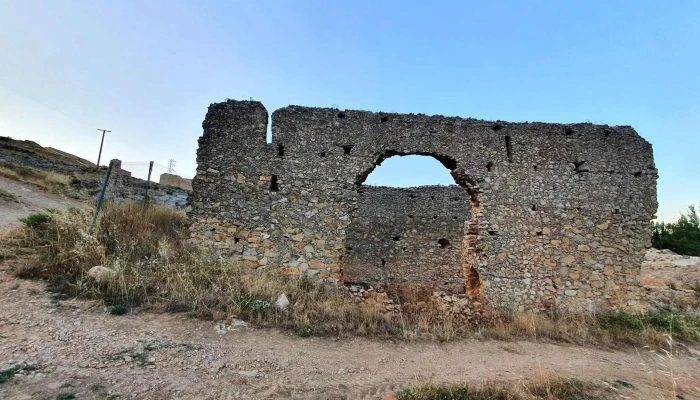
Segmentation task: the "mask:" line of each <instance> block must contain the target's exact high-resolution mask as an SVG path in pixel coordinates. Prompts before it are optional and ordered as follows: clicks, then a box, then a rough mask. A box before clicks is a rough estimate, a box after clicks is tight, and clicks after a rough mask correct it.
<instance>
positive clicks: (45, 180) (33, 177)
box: [0, 161, 84, 198]
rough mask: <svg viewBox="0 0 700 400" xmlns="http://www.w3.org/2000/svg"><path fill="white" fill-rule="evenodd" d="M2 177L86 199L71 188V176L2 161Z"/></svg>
mask: <svg viewBox="0 0 700 400" xmlns="http://www.w3.org/2000/svg"><path fill="white" fill-rule="evenodd" d="M0 176H4V177H5V178H8V179H12V180H16V181H21V182H26V183H29V184H32V185H34V186H38V187H40V188H42V189H44V190H48V191H50V192H53V193H58V194H63V195H66V196H69V197H74V198H83V197H84V195H83V194H81V193H78V191H76V190H75V189H73V188H72V187H71V186H70V183H71V181H72V178H71V177H70V176H69V175H65V174H59V173H56V172H50V171H43V170H39V169H36V168H30V167H23V166H20V165H14V164H9V163H5V162H2V161H0Z"/></svg>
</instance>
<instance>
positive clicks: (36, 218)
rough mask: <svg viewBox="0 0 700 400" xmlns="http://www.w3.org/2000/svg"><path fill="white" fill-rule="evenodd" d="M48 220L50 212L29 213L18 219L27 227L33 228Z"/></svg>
mask: <svg viewBox="0 0 700 400" xmlns="http://www.w3.org/2000/svg"><path fill="white" fill-rule="evenodd" d="M50 220H51V215H50V214H45V213H36V214H29V215H28V216H27V217H26V218H22V219H20V222H22V223H23V224H24V225H25V226H26V227H28V228H32V229H35V228H39V227H40V226H42V225H44V224H46V223H47V222H49V221H50Z"/></svg>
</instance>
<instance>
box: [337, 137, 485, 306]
mask: <svg viewBox="0 0 700 400" xmlns="http://www.w3.org/2000/svg"><path fill="white" fill-rule="evenodd" d="M411 155H420V156H428V157H431V158H434V159H435V160H437V161H438V162H440V163H441V164H442V165H443V166H444V167H445V168H446V169H447V170H448V171H449V172H450V175H451V176H452V178H453V180H454V183H455V184H456V185H457V186H459V187H460V188H461V189H462V190H464V192H465V193H466V196H465V197H466V199H467V201H468V204H467V209H468V210H469V215H468V217H467V218H466V219H465V220H464V223H463V227H462V231H461V233H462V238H461V254H460V257H459V263H460V267H461V268H460V270H461V274H462V276H461V279H462V280H463V282H464V289H463V290H464V291H465V292H466V294H467V295H468V296H469V298H470V299H472V300H473V301H474V302H475V303H478V304H482V303H483V301H484V300H483V283H482V280H481V277H480V274H479V271H478V256H479V252H480V251H479V247H478V242H477V240H478V235H479V230H478V228H479V215H480V208H479V194H480V192H481V188H480V186H479V185H478V184H477V183H476V180H475V179H474V178H472V177H470V176H469V174H467V173H466V171H465V170H464V168H460V167H459V163H458V161H457V160H456V159H455V158H454V157H452V156H450V155H447V154H444V153H433V152H424V151H398V150H392V149H388V150H385V151H383V152H382V153H379V154H378V155H377V156H376V158H375V161H374V162H373V163H372V165H370V166H369V167H367V168H366V169H364V170H363V171H362V172H361V173H359V174H358V175H357V176H356V178H355V189H356V191H357V192H358V196H359V195H361V194H362V193H363V189H362V188H363V183H364V182H365V181H366V180H367V178H368V177H369V175H370V174H371V173H372V172H373V171H374V170H375V169H376V168H377V167H379V166H380V165H381V164H382V163H383V162H384V161H385V160H387V159H389V158H391V157H396V156H398V157H402V156H411ZM410 189H417V188H409V190H410ZM430 197H431V198H434V197H433V196H430ZM357 208H358V207H355V208H354V211H356V210H357ZM350 218H351V220H352V219H353V218H354V215H353V213H351V215H350ZM436 218H437V217H436ZM393 240H395V241H396V240H397V237H394V238H393ZM438 242H439V245H440V247H443V248H444V247H446V243H449V241H448V240H446V239H444V238H441V239H439V240H438ZM381 265H382V266H383V265H385V260H384V259H382V263H381Z"/></svg>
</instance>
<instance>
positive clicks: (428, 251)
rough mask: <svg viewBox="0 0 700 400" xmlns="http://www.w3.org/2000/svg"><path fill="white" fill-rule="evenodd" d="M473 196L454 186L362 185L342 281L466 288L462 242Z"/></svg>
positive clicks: (349, 232) (385, 286)
mask: <svg viewBox="0 0 700 400" xmlns="http://www.w3.org/2000/svg"><path fill="white" fill-rule="evenodd" d="M470 210H471V207H470V206H469V197H468V196H467V193H466V192H465V190H464V189H463V188H461V187H459V186H457V185H453V186H423V187H418V188H406V189H404V188H389V187H375V186H363V187H362V188H361V190H360V194H359V202H358V208H357V210H356V211H355V212H354V213H353V214H352V218H351V221H350V225H349V227H348V230H347V234H346V239H345V242H346V256H345V260H344V263H343V281H344V282H345V283H346V284H353V283H358V284H365V285H367V284H368V285H371V286H373V287H382V288H383V289H392V288H395V287H400V286H405V285H414V286H420V287H425V288H428V289H430V292H432V291H433V289H439V290H443V291H446V292H448V293H451V294H457V293H464V290H465V287H464V275H463V273H462V267H461V265H462V241H463V238H464V222H465V221H467V220H469V218H470Z"/></svg>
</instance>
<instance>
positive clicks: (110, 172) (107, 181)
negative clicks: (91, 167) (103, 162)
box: [90, 161, 114, 235]
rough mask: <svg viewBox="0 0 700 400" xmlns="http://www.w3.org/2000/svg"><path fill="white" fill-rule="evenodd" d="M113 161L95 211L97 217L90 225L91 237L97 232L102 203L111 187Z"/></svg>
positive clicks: (110, 163) (108, 169)
mask: <svg viewBox="0 0 700 400" xmlns="http://www.w3.org/2000/svg"><path fill="white" fill-rule="evenodd" d="M113 165H114V162H113V161H110V162H109V168H107V176H106V177H105V183H104V185H102V191H101V192H100V197H99V199H98V200H97V210H95V217H94V218H93V219H92V225H90V235H92V233H93V232H94V231H95V224H96V223H97V216H98V215H100V209H101V208H102V202H103V201H104V199H105V192H106V191H107V185H109V176H110V175H111V174H112V166H113Z"/></svg>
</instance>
